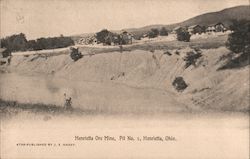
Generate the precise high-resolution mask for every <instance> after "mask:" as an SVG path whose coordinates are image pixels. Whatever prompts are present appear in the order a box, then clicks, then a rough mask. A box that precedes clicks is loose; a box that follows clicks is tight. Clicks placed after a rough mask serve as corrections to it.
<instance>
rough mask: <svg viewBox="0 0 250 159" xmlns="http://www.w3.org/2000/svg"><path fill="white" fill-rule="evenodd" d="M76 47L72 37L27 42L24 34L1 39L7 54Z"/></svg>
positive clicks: (2, 46)
mask: <svg viewBox="0 0 250 159" xmlns="http://www.w3.org/2000/svg"><path fill="white" fill-rule="evenodd" d="M71 45H74V41H73V40H72V39H71V38H70V37H64V36H60V37H49V38H39V39H37V40H29V41H28V40H27V39H26V36H25V35H24V34H23V33H20V34H16V35H12V36H8V37H6V38H3V39H1V48H6V50H5V53H8V54H9V53H11V52H16V51H28V50H43V49H56V48H63V47H68V46H71Z"/></svg>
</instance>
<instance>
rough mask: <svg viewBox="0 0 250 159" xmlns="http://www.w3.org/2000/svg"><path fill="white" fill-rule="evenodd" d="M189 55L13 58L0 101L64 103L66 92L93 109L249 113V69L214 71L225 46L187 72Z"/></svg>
mask: <svg viewBox="0 0 250 159" xmlns="http://www.w3.org/2000/svg"><path fill="white" fill-rule="evenodd" d="M166 51H168V53H166ZM190 51H194V50H193V49H191V48H188V47H187V48H183V49H178V50H176V49H172V50H166V49H161V50H153V51H152V50H151V51H144V50H133V51H124V52H123V53H120V52H116V51H114V52H110V53H103V54H102V53H100V54H96V55H91V56H84V57H83V58H82V59H80V60H78V61H77V62H74V61H73V60H72V59H71V58H70V56H69V55H68V54H62V55H54V56H52V55H49V56H47V55H29V56H13V57H12V59H11V64H10V65H9V66H6V70H7V72H9V73H5V74H1V77H0V87H1V91H0V98H2V99H4V100H14V101H19V102H23V103H45V104H55V105H63V94H64V93H66V94H67V95H68V96H71V97H72V98H73V103H74V106H75V107H81V108H84V109H91V110H97V111H118V112H119V111H122V112H131V111H132V112H138V111H139V112H141V111H142V112H144V111H155V112H162V111H167V112H171V111H182V110H187V109H188V110H197V111H199V110H202V111H203V110H209V109H212V110H220V111H221V110H227V111H246V110H248V109H249V89H248V85H249V78H248V77H249V68H248V67H247V66H245V67H240V68H237V69H224V70H218V69H219V68H221V67H222V66H224V65H225V64H226V62H227V59H224V58H223V57H225V56H227V55H228V54H230V51H229V50H227V49H226V48H225V47H220V48H216V49H202V50H201V53H202V56H201V57H200V58H199V59H198V60H197V61H196V63H195V65H191V66H189V67H188V68H185V65H186V62H185V61H184V60H183V58H184V57H185V56H186V54H187V52H190ZM177 76H181V77H183V79H184V80H185V81H186V83H187V85H188V87H187V89H185V90H184V91H183V92H177V91H176V90H175V89H174V87H173V86H172V82H173V80H174V79H175V78H176V77H177Z"/></svg>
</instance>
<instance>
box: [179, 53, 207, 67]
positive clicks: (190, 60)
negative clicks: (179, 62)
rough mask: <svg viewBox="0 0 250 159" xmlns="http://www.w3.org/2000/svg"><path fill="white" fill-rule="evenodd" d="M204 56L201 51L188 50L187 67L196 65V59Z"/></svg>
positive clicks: (185, 58) (185, 59)
mask: <svg viewBox="0 0 250 159" xmlns="http://www.w3.org/2000/svg"><path fill="white" fill-rule="evenodd" d="M201 56H202V54H201V52H200V51H199V52H193V51H190V52H187V55H186V56H185V57H184V59H183V60H184V61H186V64H185V69H186V68H188V67H189V66H191V65H193V66H196V61H197V60H198V59H199V58H200V57H201Z"/></svg>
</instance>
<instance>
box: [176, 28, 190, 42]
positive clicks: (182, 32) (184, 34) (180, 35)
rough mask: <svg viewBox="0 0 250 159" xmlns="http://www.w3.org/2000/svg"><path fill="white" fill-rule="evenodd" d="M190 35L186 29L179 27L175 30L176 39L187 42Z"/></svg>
mask: <svg viewBox="0 0 250 159" xmlns="http://www.w3.org/2000/svg"><path fill="white" fill-rule="evenodd" d="M190 37H191V35H190V34H189V32H188V31H187V30H186V29H179V30H178V31H177V40H178V41H185V42H189V41H190Z"/></svg>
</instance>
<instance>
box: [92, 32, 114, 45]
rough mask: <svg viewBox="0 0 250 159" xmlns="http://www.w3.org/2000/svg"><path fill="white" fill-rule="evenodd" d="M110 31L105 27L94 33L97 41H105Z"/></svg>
mask: <svg viewBox="0 0 250 159" xmlns="http://www.w3.org/2000/svg"><path fill="white" fill-rule="evenodd" d="M110 33H111V32H110V31H108V30H107V29H103V30H101V31H100V32H97V33H96V39H97V42H98V43H104V44H105V43H106V40H107V39H109V38H108V36H109V34H110Z"/></svg>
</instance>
